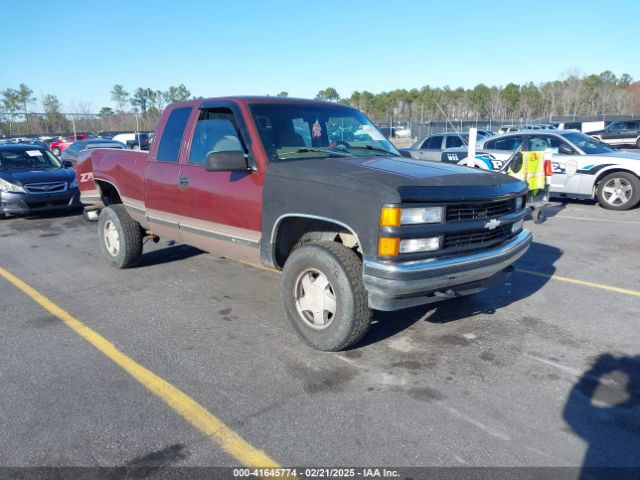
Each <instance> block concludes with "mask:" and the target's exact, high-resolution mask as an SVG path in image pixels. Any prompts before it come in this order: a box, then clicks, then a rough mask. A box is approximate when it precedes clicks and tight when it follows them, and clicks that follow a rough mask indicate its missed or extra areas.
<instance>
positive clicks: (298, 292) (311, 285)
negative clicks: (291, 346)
mask: <svg viewBox="0 0 640 480" xmlns="http://www.w3.org/2000/svg"><path fill="white" fill-rule="evenodd" d="M293 295H294V299H295V304H296V310H297V311H298V315H300V318H302V320H303V321H304V323H305V324H307V325H308V326H309V327H311V328H313V329H315V330H323V329H325V328H327V327H328V326H329V325H330V324H331V322H332V321H333V319H334V318H335V316H336V294H335V291H334V289H333V286H332V285H331V282H329V279H328V278H327V276H326V275H325V274H324V273H322V272H321V271H319V270H316V269H315V268H310V269H307V270H305V271H303V272H302V273H301V274H300V275H298V278H297V279H296V282H295V284H294V292H293Z"/></svg>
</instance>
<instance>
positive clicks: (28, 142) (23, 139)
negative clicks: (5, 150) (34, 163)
mask: <svg viewBox="0 0 640 480" xmlns="http://www.w3.org/2000/svg"><path fill="white" fill-rule="evenodd" d="M18 143H19V144H22V145H35V146H37V147H39V148H46V149H49V144H47V142H45V141H43V140H40V139H39V138H26V137H17V138H5V139H2V140H0V145H12V144H18Z"/></svg>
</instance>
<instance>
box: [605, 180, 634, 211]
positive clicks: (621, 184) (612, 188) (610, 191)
mask: <svg viewBox="0 0 640 480" xmlns="http://www.w3.org/2000/svg"><path fill="white" fill-rule="evenodd" d="M632 195H633V187H632V186H631V183H629V182H628V181H627V180H626V179H624V178H612V179H611V180H609V181H608V182H607V183H605V184H604V186H603V187H602V196H603V197H604V200H605V202H607V203H608V204H609V205H614V206H618V207H619V206H622V205H624V204H625V203H627V202H628V201H629V200H631V196H632Z"/></svg>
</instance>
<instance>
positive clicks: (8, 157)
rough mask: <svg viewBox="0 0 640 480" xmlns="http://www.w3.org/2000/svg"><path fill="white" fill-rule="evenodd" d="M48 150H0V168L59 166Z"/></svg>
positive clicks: (17, 168) (20, 168)
mask: <svg viewBox="0 0 640 480" xmlns="http://www.w3.org/2000/svg"><path fill="white" fill-rule="evenodd" d="M60 166H61V165H60V162H59V161H58V159H57V158H56V157H55V156H54V155H53V154H52V153H51V152H49V151H48V150H36V149H33V150H0V170H22V169H42V168H60Z"/></svg>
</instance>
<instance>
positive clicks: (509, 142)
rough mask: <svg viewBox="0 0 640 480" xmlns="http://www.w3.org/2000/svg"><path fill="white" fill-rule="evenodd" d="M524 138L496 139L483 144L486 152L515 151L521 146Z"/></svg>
mask: <svg viewBox="0 0 640 480" xmlns="http://www.w3.org/2000/svg"><path fill="white" fill-rule="evenodd" d="M523 140H524V137H522V135H514V136H513V137H505V138H496V139H495V140H491V141H489V142H487V143H485V144H484V148H485V149H487V150H507V151H511V152H512V151H515V150H517V149H518V148H520V146H521V145H522V142H523Z"/></svg>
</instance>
